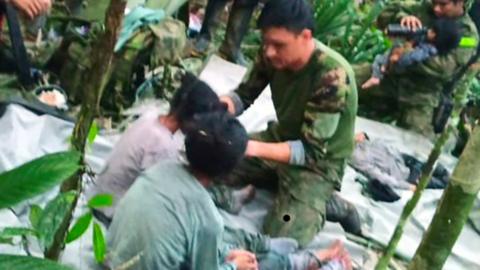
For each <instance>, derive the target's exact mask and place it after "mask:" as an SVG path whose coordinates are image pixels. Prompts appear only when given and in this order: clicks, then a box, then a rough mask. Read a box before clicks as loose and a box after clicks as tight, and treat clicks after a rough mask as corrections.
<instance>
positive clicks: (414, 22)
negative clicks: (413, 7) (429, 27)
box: [400, 16, 422, 31]
mask: <svg viewBox="0 0 480 270" xmlns="http://www.w3.org/2000/svg"><path fill="white" fill-rule="evenodd" d="M400 24H401V25H402V26H404V27H408V28H409V29H411V30H413V31H416V30H417V29H419V28H422V22H421V21H420V19H419V18H417V17H415V16H406V17H403V18H402V20H401V21H400Z"/></svg>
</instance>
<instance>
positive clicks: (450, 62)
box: [378, 1, 478, 107]
mask: <svg viewBox="0 0 480 270" xmlns="http://www.w3.org/2000/svg"><path fill="white" fill-rule="evenodd" d="M407 15H413V16H416V17H418V18H419V19H420V20H421V21H422V23H423V25H425V26H426V27H429V26H431V25H432V23H433V21H434V20H435V15H434V14H433V11H432V6H431V3H430V2H429V1H423V2H416V1H394V2H392V3H391V4H390V5H389V6H388V7H387V8H386V9H385V10H384V12H383V13H382V14H381V15H380V16H379V19H378V26H379V27H380V28H384V27H386V25H387V24H388V23H399V22H400V20H401V18H403V17H405V16H407ZM458 23H459V24H460V27H461V33H462V41H461V42H460V45H459V47H458V48H456V49H454V50H453V51H451V52H450V53H448V54H447V55H443V56H440V55H439V56H435V57H431V58H430V59H428V60H426V61H424V62H421V63H418V64H416V65H414V66H412V67H411V68H408V69H406V70H402V71H399V72H393V73H391V74H390V75H389V76H386V77H388V78H389V79H390V80H392V81H393V85H395V86H396V91H398V97H399V101H400V102H404V103H408V104H414V105H415V104H418V105H422V106H423V105H427V106H432V107H434V106H436V105H437V104H438V101H439V96H440V95H439V93H440V92H441V91H443V89H444V87H445V85H446V83H448V82H449V81H450V80H451V79H452V77H453V75H454V74H455V73H456V72H458V70H459V69H460V68H461V67H462V66H463V65H465V64H466V63H467V62H468V60H469V59H470V57H472V55H473V54H474V53H475V50H476V45H477V43H478V32H477V28H476V26H475V24H474V23H473V21H472V19H471V18H470V16H469V15H468V14H465V15H464V16H462V17H460V18H458Z"/></svg>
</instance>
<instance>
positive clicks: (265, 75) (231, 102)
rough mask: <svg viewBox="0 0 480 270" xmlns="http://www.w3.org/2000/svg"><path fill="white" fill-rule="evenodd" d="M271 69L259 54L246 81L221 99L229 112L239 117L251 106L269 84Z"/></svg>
mask: <svg viewBox="0 0 480 270" xmlns="http://www.w3.org/2000/svg"><path fill="white" fill-rule="evenodd" d="M270 77H271V69H269V68H268V66H267V63H266V62H265V61H264V59H263V57H262V52H259V54H258V55H257V59H256V61H255V64H254V66H253V69H252V71H251V72H250V75H249V76H248V79H247V80H246V81H244V82H242V83H241V84H240V86H239V87H238V88H237V90H235V91H233V92H231V93H230V94H228V95H227V96H223V97H221V100H222V101H223V102H225V103H226V104H227V105H228V109H229V112H230V113H232V114H234V115H240V114H241V113H242V112H243V111H244V110H245V109H247V108H248V107H250V105H252V104H253V102H254V101H255V99H257V97H258V96H259V95H260V93H262V91H263V89H265V87H267V85H268V84H269V82H270Z"/></svg>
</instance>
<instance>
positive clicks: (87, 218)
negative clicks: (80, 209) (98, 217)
mask: <svg viewBox="0 0 480 270" xmlns="http://www.w3.org/2000/svg"><path fill="white" fill-rule="evenodd" d="M91 221H92V213H90V212H88V213H86V214H85V215H83V216H81V217H80V218H79V219H78V220H77V222H75V225H73V227H72V229H71V230H70V231H69V232H68V235H67V239H66V240H65V242H66V243H70V242H73V241H75V240H77V239H78V238H79V237H80V236H82V235H83V234H84V233H85V232H86V231H87V229H88V226H90V222H91Z"/></svg>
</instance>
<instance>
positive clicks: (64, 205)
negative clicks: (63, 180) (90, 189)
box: [37, 191, 75, 250]
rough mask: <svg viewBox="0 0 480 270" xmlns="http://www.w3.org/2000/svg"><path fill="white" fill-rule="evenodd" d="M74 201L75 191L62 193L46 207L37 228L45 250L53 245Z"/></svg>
mask: <svg viewBox="0 0 480 270" xmlns="http://www.w3.org/2000/svg"><path fill="white" fill-rule="evenodd" d="M74 199H75V191H69V192H66V193H60V194H58V196H57V197H56V198H55V199H53V200H51V201H50V202H48V204H47V205H46V206H45V209H44V210H43V213H42V215H41V216H40V219H39V221H38V228H37V231H38V238H39V240H40V243H41V244H42V246H43V248H44V249H45V250H46V249H48V248H49V247H50V246H51V245H52V243H53V240H54V237H55V233H56V232H57V230H58V228H59V227H60V225H61V224H62V221H63V219H64V217H65V215H66V214H67V212H68V211H69V210H70V207H72V203H73V201H74Z"/></svg>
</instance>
